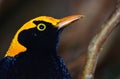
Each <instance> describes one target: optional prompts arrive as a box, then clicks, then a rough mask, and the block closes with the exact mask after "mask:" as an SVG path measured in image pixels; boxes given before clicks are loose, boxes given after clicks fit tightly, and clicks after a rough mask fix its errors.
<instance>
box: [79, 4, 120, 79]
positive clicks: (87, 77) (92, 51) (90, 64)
mask: <svg viewBox="0 0 120 79" xmlns="http://www.w3.org/2000/svg"><path fill="white" fill-rule="evenodd" d="M119 22H120V6H118V7H117V9H116V11H115V12H114V13H113V14H112V15H111V17H110V18H109V19H108V21H107V22H105V23H104V24H103V25H102V28H101V30H100V32H99V33H98V34H97V35H96V36H95V37H94V38H93V39H92V41H91V42H90V44H89V47H88V57H87V61H86V64H85V68H84V70H83V74H82V76H81V78H80V79H93V77H94V71H95V68H96V64H97V58H98V56H99V52H100V50H101V49H102V46H103V44H104V42H105V40H106V39H107V38H108V36H109V35H110V33H111V32H112V31H113V30H114V29H115V27H116V26H117V24H118V23H119Z"/></svg>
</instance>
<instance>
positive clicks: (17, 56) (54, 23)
mask: <svg viewBox="0 0 120 79" xmlns="http://www.w3.org/2000/svg"><path fill="white" fill-rule="evenodd" d="M81 17H82V16H80V15H72V16H68V17H65V18H63V19H54V18H52V17H48V16H40V17H37V18H35V19H33V20H30V21H29V22H27V23H25V24H24V25H23V26H22V27H21V28H20V29H19V30H18V31H17V33H16V34H15V36H14V38H13V41H12V43H11V45H10V48H9V49H8V51H7V53H6V55H5V57H4V58H3V59H1V60H0V79H71V77H70V73H69V72H68V70H67V68H66V65H65V63H64V61H63V59H62V58H61V57H60V56H59V54H58V52H57V48H58V45H59V36H60V33H61V31H62V30H63V28H64V26H66V25H68V24H70V23H71V22H74V21H76V20H78V19H79V18H81Z"/></svg>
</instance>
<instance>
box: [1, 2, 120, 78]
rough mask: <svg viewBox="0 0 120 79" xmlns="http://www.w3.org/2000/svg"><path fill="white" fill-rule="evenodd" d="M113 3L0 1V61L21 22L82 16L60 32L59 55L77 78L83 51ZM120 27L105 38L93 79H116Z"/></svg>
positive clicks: (118, 74) (119, 63)
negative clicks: (38, 18)
mask: <svg viewBox="0 0 120 79" xmlns="http://www.w3.org/2000/svg"><path fill="white" fill-rule="evenodd" d="M116 4H117V0H0V58H1V57H3V56H4V54H5V53H6V51H7V49H8V47H9V45H10V42H11V40H12V38H13V36H14V34H15V32H16V31H17V29H19V28H20V27H21V26H22V25H23V24H24V23H25V22H27V21H28V20H30V19H32V18H35V17H37V16H41V15H47V16H52V17H55V18H62V17H65V16H68V15H72V14H83V15H85V18H84V19H82V20H79V21H77V22H75V23H73V24H72V25H71V26H70V27H67V28H65V29H64V31H63V32H62V34H61V41H60V47H59V53H60V54H61V56H62V57H63V58H64V60H65V62H66V64H67V67H68V69H69V71H70V72H71V75H72V78H73V79H77V78H78V77H79V76H81V71H82V70H83V66H84V64H85V60H86V52H87V47H88V45H89V42H90V40H91V39H92V38H93V36H94V35H95V34H96V33H97V32H98V31H99V30H100V27H101V25H102V24H103V23H104V22H105V21H106V20H107V18H108V17H109V16H110V15H111V14H112V13H113V11H114V10H115V8H116ZM119 34H120V25H119V27H117V28H116V29H115V30H114V31H113V32H112V33H111V35H110V36H109V38H108V39H107V41H106V42H105V44H104V46H103V50H102V51H101V54H100V56H99V61H98V64H97V69H96V71H95V79H120V35H119Z"/></svg>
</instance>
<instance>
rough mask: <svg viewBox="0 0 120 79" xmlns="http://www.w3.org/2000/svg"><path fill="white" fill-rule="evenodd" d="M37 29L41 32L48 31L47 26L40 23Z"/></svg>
mask: <svg viewBox="0 0 120 79" xmlns="http://www.w3.org/2000/svg"><path fill="white" fill-rule="evenodd" d="M37 29H38V30H39V31H44V30H45V29H46V25H45V24H43V23H40V24H38V25H37Z"/></svg>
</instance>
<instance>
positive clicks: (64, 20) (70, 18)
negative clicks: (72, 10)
mask: <svg viewBox="0 0 120 79" xmlns="http://www.w3.org/2000/svg"><path fill="white" fill-rule="evenodd" d="M83 17H84V15H72V16H67V17H64V18H62V19H60V22H59V23H58V24H57V27H58V29H60V28H63V27H65V26H67V25H69V24H71V23H73V22H75V21H77V20H79V19H81V18H83Z"/></svg>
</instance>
